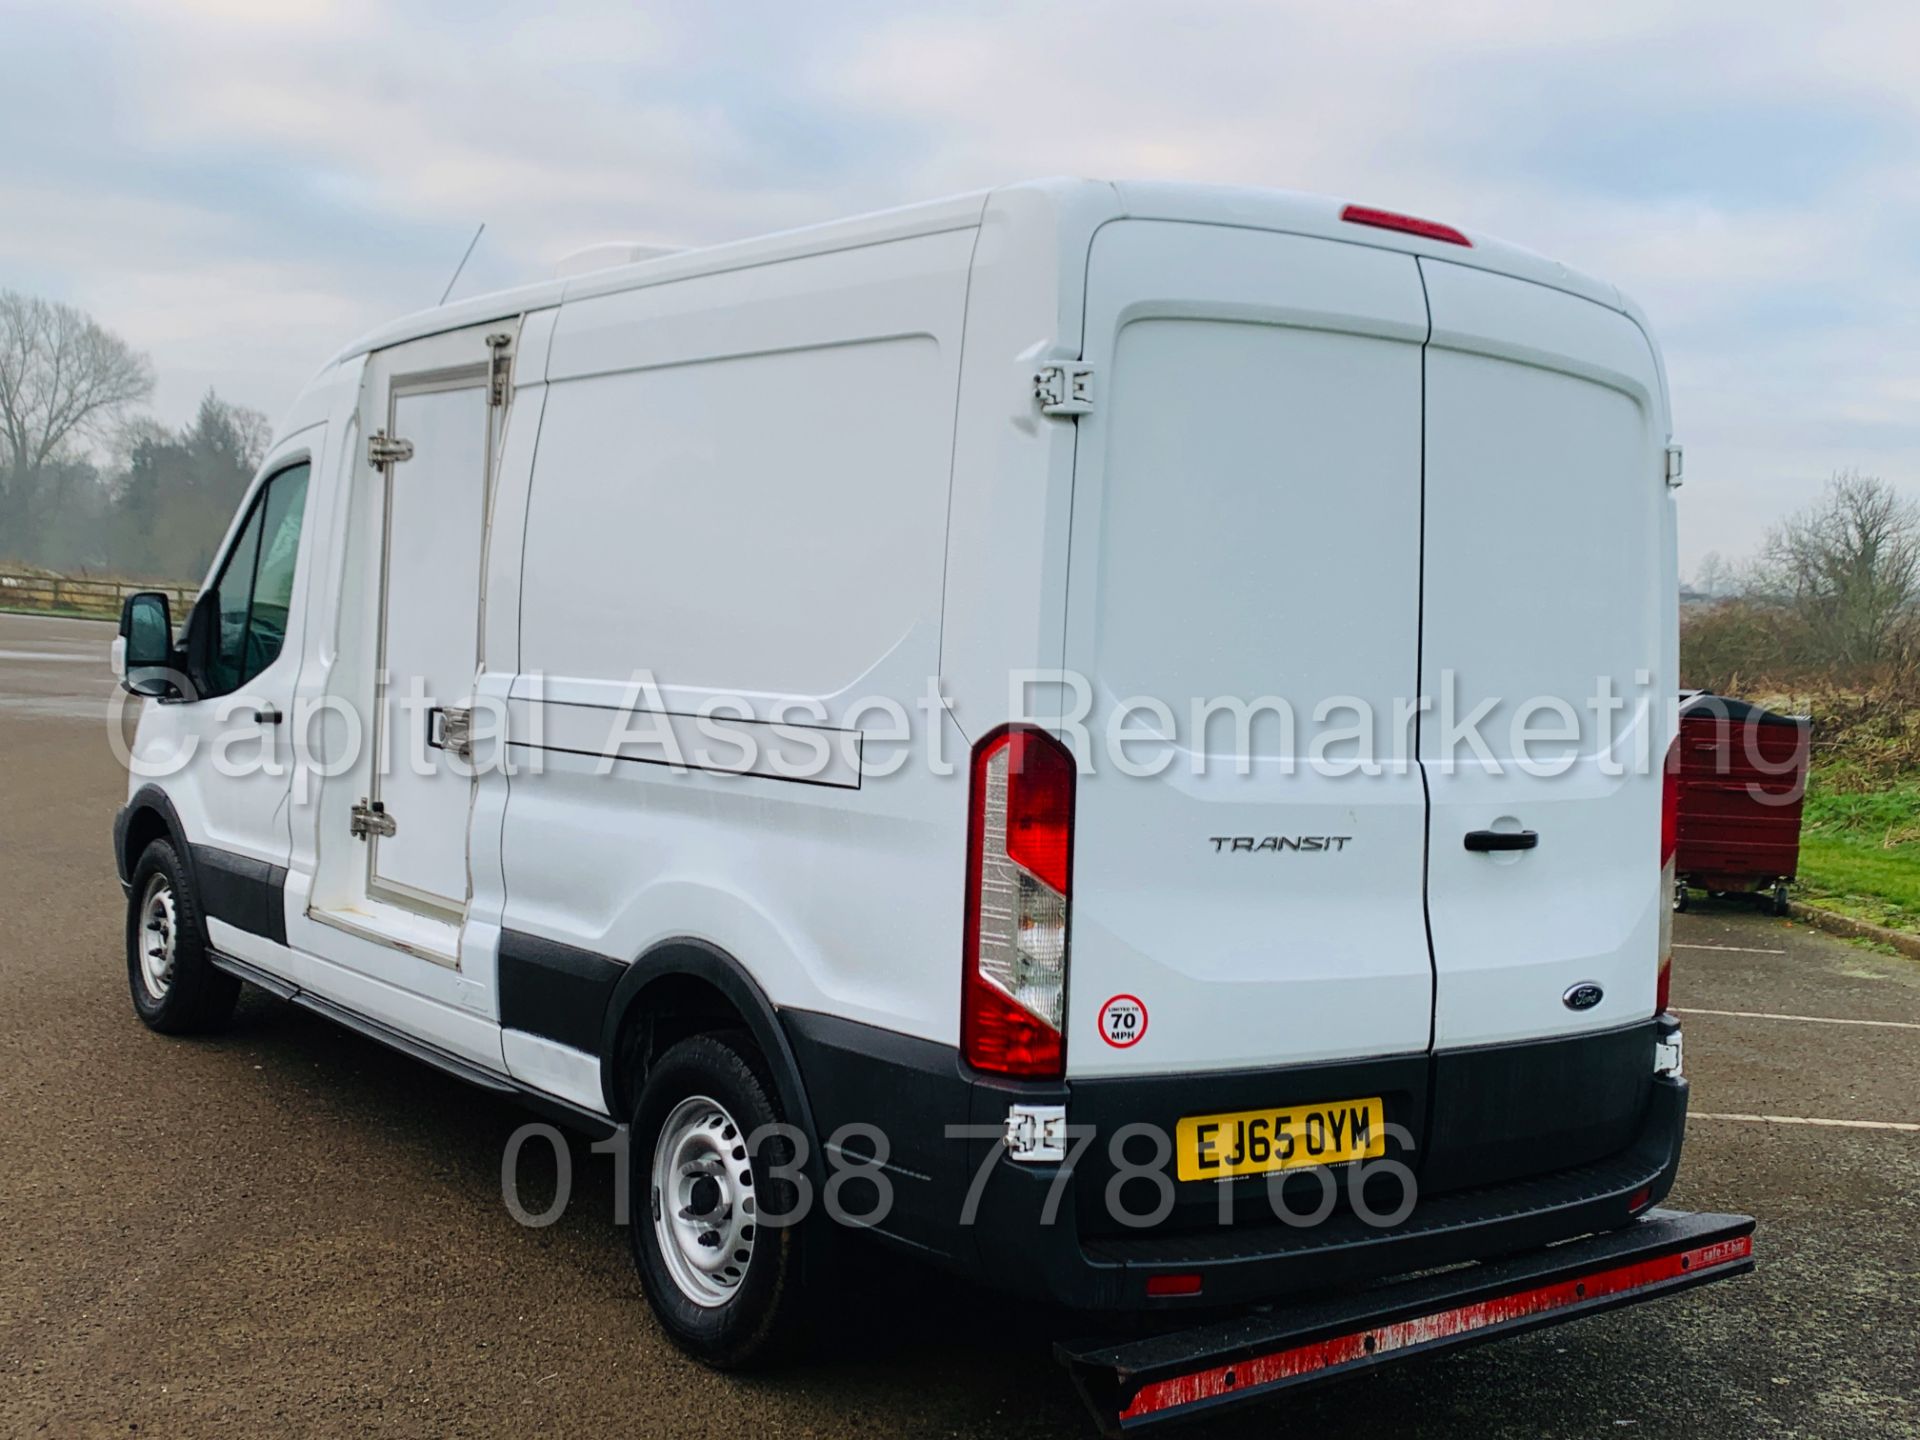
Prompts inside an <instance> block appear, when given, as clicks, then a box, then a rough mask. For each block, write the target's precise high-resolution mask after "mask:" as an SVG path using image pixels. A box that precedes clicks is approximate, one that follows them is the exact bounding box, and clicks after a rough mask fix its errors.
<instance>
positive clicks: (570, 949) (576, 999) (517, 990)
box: [500, 930, 627, 1055]
mask: <svg viewBox="0 0 1920 1440" xmlns="http://www.w3.org/2000/svg"><path fill="white" fill-rule="evenodd" d="M626 973H627V967H626V966H625V965H622V964H621V963H620V962H619V961H618V960H609V959H608V958H607V957H606V956H604V955H597V954H595V953H594V952H593V951H591V950H581V949H577V948H576V947H574V946H572V945H562V944H561V943H560V942H559V941H557V940H544V939H542V938H541V937H539V936H538V935H527V934H523V933H522V932H520V931H518V930H503V931H501V932H500V1023H501V1024H502V1025H503V1026H505V1027H506V1028H507V1029H509V1030H524V1031H526V1032H527V1033H528V1034H529V1035H538V1036H540V1037H541V1038H542V1039H546V1040H551V1041H553V1042H554V1043H555V1044H558V1045H568V1046H571V1047H572V1048H573V1049H575V1050H584V1051H586V1052H587V1053H588V1054H589V1055H594V1054H598V1053H599V1051H600V1029H601V1022H602V1021H603V1020H604V1019H605V1018H606V1014H607V1003H608V1002H609V1001H610V1000H612V999H613V992H614V987H615V986H617V985H618V984H619V983H620V977H621V976H623V975H625V974H626Z"/></svg>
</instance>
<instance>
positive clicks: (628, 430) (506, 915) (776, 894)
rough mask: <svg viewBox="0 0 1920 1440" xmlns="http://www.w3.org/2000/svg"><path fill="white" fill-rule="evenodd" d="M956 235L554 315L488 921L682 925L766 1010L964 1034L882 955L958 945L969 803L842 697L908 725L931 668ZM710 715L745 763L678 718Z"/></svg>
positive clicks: (955, 336)
mask: <svg viewBox="0 0 1920 1440" xmlns="http://www.w3.org/2000/svg"><path fill="white" fill-rule="evenodd" d="M978 209H979V207H978V204H977V203H976V204H975V205H973V206H972V207H971V209H970V210H969V211H967V212H964V213H963V214H958V215H956V216H955V217H954V219H955V221H956V222H958V221H959V220H961V219H969V218H974V219H977V215H978ZM972 250H973V231H972V229H971V228H970V227H969V228H943V229H938V230H934V231H931V232H927V231H925V230H924V229H923V228H922V229H918V230H916V232H915V233H909V234H906V235H903V236H901V237H900V238H893V239H881V240H878V241H875V242H872V243H867V244H864V245H861V246H859V247H858V248H854V249H847V250H838V251H828V252H823V253H815V254H807V255H802V256H798V257H796V258H793V259H788V260H782V261H779V262H772V261H769V262H767V263H763V264H759V265H755V266H753V267H751V268H747V269H742V270H737V271H724V272H721V273H717V274H696V275H691V276H689V277H688V278H685V279H678V280H674V279H667V280H662V281H661V282H660V283H656V284H650V285H647V286H645V287H642V288H637V289H627V290H619V291H613V292H611V293H606V294H601V295H597V296H590V297H589V298H586V299H582V300H577V301H576V300H572V299H570V300H569V301H568V303H567V304H566V305H564V306H562V308H561V310H560V314H559V319H558V321H557V324H556V326H555V329H554V333H553V340H552V346H551V351H550V355H549V359H548V363H547V385H546V396H545V402H544V410H543V418H542V422H541V439H540V445H539V454H538V458H537V460H536V463H535V467H534V473H533V476H532V480H531V487H530V494H529V500H528V505H527V521H526V526H525V539H524V550H523V553H522V557H521V567H520V568H521V580H520V591H519V599H520V605H519V610H520V614H519V621H518V625H519V671H520V674H519V678H518V679H517V680H516V682H515V684H514V688H513V697H514V709H513V713H514V715H515V717H516V722H517V723H516V726H515V733H516V735H520V734H525V735H527V736H528V737H530V738H529V740H528V742H527V743H526V744H516V747H515V756H514V758H515V760H516V771H517V773H516V774H515V775H514V777H513V780H512V787H511V793H510V797H509V799H508V802H507V805H506V809H505V817H504V828H503V832H502V870H503V877H504V884H505V893H506V904H505V907H504V910H503V913H502V924H503V925H505V926H507V927H509V928H512V929H515V930H518V931H521V932H523V933H526V934H529V935H533V936H537V937H540V938H542V939H546V940H552V941H557V942H561V943H564V944H567V945H571V946H575V947H579V948H581V949H584V950H587V951H591V952H593V953H594V954H597V955H602V956H608V957H624V958H631V957H633V956H637V955H640V954H643V953H645V952H646V951H647V950H648V949H649V948H651V947H652V946H653V945H655V944H656V943H658V942H660V941H662V940H666V939H671V938H684V937H691V938H697V939H700V940H704V941H706V942H708V943H710V944H712V945H714V946H717V947H719V948H720V949H722V950H724V951H726V952H727V953H729V954H735V955H741V954H751V955H753V956H754V957H755V958H754V961H753V974H754V976H755V979H756V980H757V981H758V983H759V984H760V986H761V987H762V988H763V989H764V991H765V992H766V994H767V996H768V997H769V999H770V1000H772V1001H773V1003H774V1004H776V1005H778V1006H783V1007H788V1006H790V1007H797V1008H802V1009H812V1010H825V1011H829V1012H831V1013H834V1014H839V1015H845V1016H848V1017H850V1018H856V1019H859V1020H863V1021H867V1022H870V1023H874V1024H880V1025H885V1026H887V1027H889V1028H891V1029H894V1030H896V1031H899V1032H902V1033H906V1034H913V1035H921V1036H927V1037H938V1038H942V1039H947V1040H951V1039H952V1038H953V1036H954V1033H955V1026H956V1023H957V1022H956V1018H955V1014H954V997H955V995H956V994H957V991H958V981H957V978H956V976H955V975H954V973H953V970H952V967H950V966H947V965H942V964H929V963H918V962H916V963H906V962H905V961H904V959H903V957H908V956H916V957H917V956H930V955H935V954H941V955H949V956H950V955H951V954H952V953H953V947H954V945H955V943H956V942H955V938H954V937H955V936H956V934H957V926H958V923H959V904H960V894H959V887H958V884H957V879H956V877H957V875H958V867H959V865H960V846H961V841H962V840H963V838H964V834H963V832H964V822H963V821H962V823H960V824H958V825H956V824H955V823H954V820H953V816H954V815H955V813H956V808H955V806H956V796H955V795H954V794H953V793H952V790H953V787H952V786H951V784H950V783H943V781H942V780H941V779H940V777H936V776H933V775H930V774H928V773H927V771H926V770H925V768H924V767H923V766H921V765H920V764H918V763H917V762H914V761H912V760H911V758H910V757H908V756H907V755H906V753H905V751H904V749H902V752H901V757H900V759H899V760H897V761H895V762H893V768H894V770H895V773H891V774H889V773H887V769H888V768H889V767H888V764H887V761H886V757H885V756H882V755H879V754H877V753H876V752H877V749H878V744H879V737H878V736H871V737H869V736H863V732H864V731H883V730H885V729H886V728H888V722H887V717H886V715H885V714H883V713H881V712H880V711H879V710H877V709H869V710H866V711H857V710H855V709H854V708H853V707H855V706H856V705H857V704H858V703H859V702H862V701H865V702H869V704H870V705H871V704H874V703H876V702H890V703H891V704H893V705H895V706H897V707H898V708H899V713H900V714H901V715H903V716H913V715H915V714H916V713H920V712H918V711H917V709H916V707H917V706H919V705H920V703H921V702H922V699H923V696H924V694H925V691H926V686H927V680H928V677H930V676H932V675H934V674H936V673H937V672H938V667H939V663H940V660H939V635H940V620H941V577H942V571H943V563H942V560H943V554H944V551H945V548H946V516H947V491H948V477H949V474H950V470H951V464H952V454H953V424H954V420H953V417H954V406H955V396H956V393H957V390H958V383H959V369H960V355H961V343H960V342H961V330H962V322H963V317H964V315H965V307H966V285H967V267H968V263H969V260H970V258H971V255H972ZM583 516H591V517H592V518H591V522H590V523H588V524H585V525H583V524H582V517H583ZM716 703H719V704H725V705H726V706H727V707H728V708H727V709H726V710H724V711H722V712H721V713H723V714H728V715H736V714H737V711H738V710H739V709H741V708H743V709H744V710H745V711H747V712H750V713H747V714H744V715H738V717H737V723H736V725H735V726H734V730H735V733H737V734H739V735H741V736H743V737H744V738H745V739H746V740H747V741H749V742H750V744H751V745H752V747H753V753H752V755H751V756H749V755H748V754H747V753H746V752H744V751H742V750H741V749H739V748H738V747H737V746H736V745H735V743H734V742H732V741H725V740H719V739H708V738H707V737H704V736H702V735H701V734H700V733H699V730H698V727H697V720H698V717H699V716H700V715H702V714H703V713H704V712H705V711H706V710H707V709H708V707H710V706H712V705H714V704H716ZM628 705H635V707H636V708H635V711H634V713H633V714H632V715H631V716H630V718H629V719H628V720H627V722H626V723H625V725H624V734H625V736H627V737H633V738H631V739H630V740H629V739H623V740H622V741H621V743H620V744H619V747H618V752H617V753H618V755H619V756H620V757H621V758H618V759H616V758H613V757H614V751H613V748H612V747H611V746H610V744H609V741H610V738H611V737H612V736H613V732H614V727H615V726H616V724H617V723H618V719H617V717H618V713H619V711H620V709H621V707H624V706H628ZM535 736H537V737H538V739H537V742H536V741H534V740H533V739H532V738H531V737H535ZM816 747H824V748H822V749H820V750H818V751H816ZM816 753H817V754H819V755H821V756H823V757H824V758H823V760H822V763H819V764H817V765H813V766H811V767H809V766H808V764H807V762H809V761H811V760H813V759H814V757H815V754H816ZM676 762H678V763H676ZM783 772H785V773H783ZM958 803H959V804H961V805H964V800H960V801H959V802H958ZM582 834H588V835H591V836H592V837H593V843H592V844H591V845H586V846H583V845H582V844H580V843H579V841H578V839H577V838H576V837H579V836H581V835H582ZM829 917H830V918H829Z"/></svg>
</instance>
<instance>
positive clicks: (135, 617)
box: [120, 590, 179, 697]
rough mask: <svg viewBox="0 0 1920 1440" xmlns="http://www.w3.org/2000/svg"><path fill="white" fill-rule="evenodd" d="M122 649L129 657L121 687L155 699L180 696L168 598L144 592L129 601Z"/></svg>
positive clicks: (123, 608) (122, 612) (122, 609)
mask: <svg viewBox="0 0 1920 1440" xmlns="http://www.w3.org/2000/svg"><path fill="white" fill-rule="evenodd" d="M120 648H121V650H122V652H123V654H124V657H125V659H124V670H123V674H122V676H121V680H120V683H121V684H122V685H123V686H125V687H126V688H127V689H128V690H129V691H131V692H132V693H133V694H135V695H151V696H155V697H160V696H166V695H177V694H178V693H179V684H178V670H179V666H178V664H177V661H178V659H179V656H178V655H177V654H176V653H175V651H174V648H173V612H172V609H171V608H170V607H169V605H168V603H167V597H166V596H165V595H162V594H161V593H160V592H159V591H157V590H142V591H141V592H140V593H139V594H137V595H129V596H128V597H127V600H126V603H125V604H124V605H122V606H121V607H120Z"/></svg>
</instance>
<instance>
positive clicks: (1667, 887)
mask: <svg viewBox="0 0 1920 1440" xmlns="http://www.w3.org/2000/svg"><path fill="white" fill-rule="evenodd" d="M1679 848H1680V739H1679V737H1678V736H1675V737H1674V741H1673V743H1672V744H1671V745H1669V746H1668V747H1667V760H1666V764H1665V766H1664V767H1662V769H1661V772H1660V980H1659V984H1658V987H1657V988H1656V990H1655V992H1654V1004H1653V1013H1654V1014H1656V1015H1664V1014H1666V1013H1667V1004H1668V1002H1669V1001H1670V1000H1671V999H1672V998H1673V893H1674V885H1675V883H1676V882H1677V881H1678V879H1679V876H1678V872H1677V870H1676V868H1675V865H1674V853H1675V852H1676V851H1677V850H1678V849H1679Z"/></svg>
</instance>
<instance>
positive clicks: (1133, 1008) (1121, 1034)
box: [1100, 995, 1147, 1050]
mask: <svg viewBox="0 0 1920 1440" xmlns="http://www.w3.org/2000/svg"><path fill="white" fill-rule="evenodd" d="M1146 1033H1147V1007H1146V1006H1145V1005H1142V1004H1141V1003H1140V1000H1139V997H1138V996H1134V995H1116V996H1114V997H1113V998H1112V999H1111V1000H1109V1001H1107V1003H1106V1004H1104V1005H1102V1006H1101V1007H1100V1038H1101V1039H1102V1040H1104V1041H1106V1042H1107V1044H1109V1045H1111V1046H1113V1048H1114V1049H1116V1050H1124V1049H1126V1048H1127V1047H1128V1046H1129V1045H1138V1044H1139V1043H1140V1038H1141V1036H1143V1035H1145V1034H1146Z"/></svg>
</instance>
